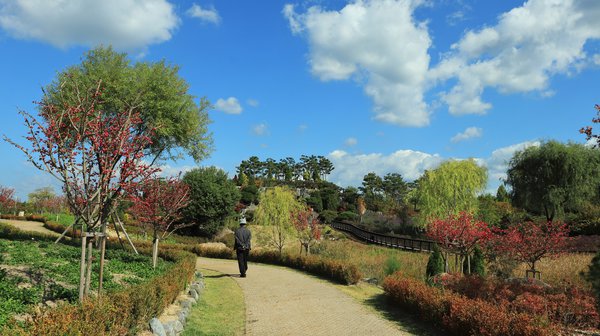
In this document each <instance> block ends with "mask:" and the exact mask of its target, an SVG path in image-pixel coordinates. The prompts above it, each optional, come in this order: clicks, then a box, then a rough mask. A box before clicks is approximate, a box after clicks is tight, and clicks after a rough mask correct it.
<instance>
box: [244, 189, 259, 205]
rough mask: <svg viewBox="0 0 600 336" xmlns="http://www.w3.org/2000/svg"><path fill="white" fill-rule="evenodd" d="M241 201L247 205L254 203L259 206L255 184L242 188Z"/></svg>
mask: <svg viewBox="0 0 600 336" xmlns="http://www.w3.org/2000/svg"><path fill="white" fill-rule="evenodd" d="M240 201H241V202H242V203H244V204H245V205H250V204H252V203H254V204H258V188H257V187H256V185H254V184H249V185H247V186H245V187H243V188H242V190H241V199H240Z"/></svg>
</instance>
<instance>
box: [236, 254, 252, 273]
mask: <svg viewBox="0 0 600 336" xmlns="http://www.w3.org/2000/svg"><path fill="white" fill-rule="evenodd" d="M249 253H250V251H249V250H237V251H236V254H237V260H238V267H239V268H240V274H241V275H245V274H246V271H247V270H248V254H249Z"/></svg>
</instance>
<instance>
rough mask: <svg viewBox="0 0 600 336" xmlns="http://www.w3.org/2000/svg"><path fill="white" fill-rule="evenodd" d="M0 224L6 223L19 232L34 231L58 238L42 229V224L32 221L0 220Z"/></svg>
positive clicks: (55, 234) (56, 234)
mask: <svg viewBox="0 0 600 336" xmlns="http://www.w3.org/2000/svg"><path fill="white" fill-rule="evenodd" d="M0 222H2V223H6V224H9V225H12V226H14V227H16V228H17V229H19V230H21V231H34V232H40V233H45V234H49V235H53V236H57V237H58V236H60V235H59V234H58V233H56V232H54V231H51V230H48V229H46V228H45V227H44V223H41V222H34V221H22V220H12V219H0Z"/></svg>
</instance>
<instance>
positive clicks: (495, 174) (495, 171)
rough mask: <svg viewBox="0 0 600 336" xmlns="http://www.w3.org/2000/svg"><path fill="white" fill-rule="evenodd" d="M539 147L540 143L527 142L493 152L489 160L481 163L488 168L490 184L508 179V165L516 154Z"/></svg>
mask: <svg viewBox="0 0 600 336" xmlns="http://www.w3.org/2000/svg"><path fill="white" fill-rule="evenodd" d="M539 145H540V142H539V141H525V142H521V143H518V144H514V145H510V146H507V147H502V148H499V149H496V150H495V151H493V152H492V155H491V156H490V157H489V158H486V159H485V160H482V161H481V162H482V163H483V164H484V165H485V166H486V167H487V168H488V179H489V180H490V182H491V183H493V182H495V181H499V180H503V179H505V178H506V170H507V169H508V163H509V161H510V159H512V157H513V155H514V154H515V153H516V152H518V151H522V150H524V149H526V148H528V147H533V146H539Z"/></svg>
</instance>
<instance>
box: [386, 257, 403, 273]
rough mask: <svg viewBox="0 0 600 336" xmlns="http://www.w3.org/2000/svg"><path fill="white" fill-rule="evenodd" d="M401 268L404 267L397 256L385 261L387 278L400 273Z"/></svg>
mask: <svg viewBox="0 0 600 336" xmlns="http://www.w3.org/2000/svg"><path fill="white" fill-rule="evenodd" d="M401 266H402V265H401V264H400V261H399V260H398V258H396V257H395V256H389V257H388V258H387V259H386V261H385V268H384V271H383V272H384V274H385V275H386V276H388V275H392V274H394V273H396V272H397V271H399V270H400V267H401Z"/></svg>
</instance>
